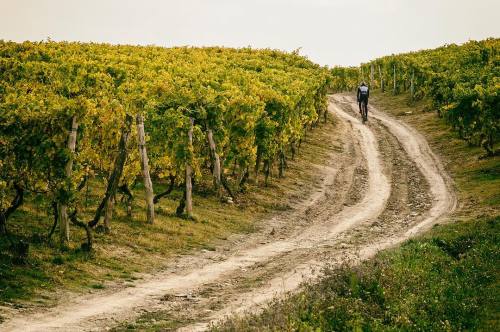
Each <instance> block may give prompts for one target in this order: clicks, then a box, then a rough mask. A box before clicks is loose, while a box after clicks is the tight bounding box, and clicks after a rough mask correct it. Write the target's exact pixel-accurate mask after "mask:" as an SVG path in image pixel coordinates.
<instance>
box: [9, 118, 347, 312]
mask: <svg viewBox="0 0 500 332" xmlns="http://www.w3.org/2000/svg"><path fill="white" fill-rule="evenodd" d="M334 135H335V124H334V121H333V119H329V121H328V123H326V124H322V125H321V126H320V127H319V128H315V129H314V130H313V131H312V132H311V133H310V134H308V136H307V140H306V141H305V142H304V143H303V144H302V147H301V148H300V151H299V154H298V156H297V158H296V160H295V161H292V160H289V162H288V169H287V171H286V177H285V178H277V176H278V174H277V172H276V171H274V172H273V173H274V174H273V175H274V177H273V178H272V179H271V180H270V185H269V186H268V187H265V186H264V183H263V182H264V181H263V180H262V181H260V184H259V185H258V186H256V185H254V184H252V183H249V184H248V186H247V188H246V191H245V193H241V194H239V195H238V197H237V200H236V202H235V203H234V204H227V203H221V202H220V201H219V200H217V199H216V198H215V196H214V195H213V192H212V190H211V180H210V177H209V175H208V174H207V175H206V176H205V177H204V178H203V179H199V180H198V181H197V185H196V186H195V197H194V212H195V216H196V220H195V221H192V220H186V219H183V218H178V217H176V215H175V208H176V206H177V204H178V202H179V199H180V197H181V195H182V192H181V191H180V190H174V192H173V193H172V194H171V195H169V196H168V197H167V198H164V199H162V200H161V202H160V203H159V204H158V206H157V208H156V214H157V218H156V222H155V224H154V225H147V224H146V223H145V221H146V220H145V212H144V211H145V207H144V206H143V198H142V197H143V195H144V194H143V191H142V189H141V188H137V189H136V190H135V192H134V194H135V197H136V199H135V201H134V206H133V214H132V217H131V218H130V217H127V214H126V210H125V207H124V206H123V205H122V204H121V203H117V204H116V208H115V215H114V219H113V221H112V225H111V227H112V231H111V234H103V233H95V251H94V252H93V253H92V254H91V255H89V254H88V253H86V252H84V251H82V250H81V249H80V244H81V243H82V242H84V240H85V235H84V233H83V232H82V231H80V230H78V229H75V228H73V229H72V238H73V239H75V240H74V241H73V242H72V245H71V247H70V248H69V249H68V250H65V251H61V250H60V249H59V248H58V247H57V246H56V245H52V244H51V242H47V239H46V234H47V233H48V230H49V229H50V226H51V224H52V221H53V219H52V215H51V210H50V206H46V205H45V204H44V203H43V202H42V201H41V200H40V199H39V197H35V196H30V197H27V198H26V203H25V204H24V205H23V206H22V207H21V208H20V209H19V210H18V211H17V212H16V213H15V215H13V216H12V219H11V220H9V222H8V226H9V231H10V233H11V236H10V241H9V240H8V239H7V238H1V241H0V305H2V306H3V309H4V310H6V311H8V310H9V308H11V307H22V306H32V305H43V306H47V305H52V304H54V303H55V302H57V300H58V298H60V297H61V296H63V295H64V296H67V292H68V291H72V292H76V293H87V292H95V291H99V290H100V289H103V288H111V287H126V286H127V284H130V282H133V281H134V280H136V279H137V278H140V277H141V273H151V272H154V271H155V270H158V269H159V268H161V267H162V266H164V265H165V264H168V262H169V259H171V258H172V257H174V256H178V255H183V254H188V253H193V252H195V251H196V250H200V249H206V250H213V249H214V248H215V246H216V245H217V244H218V243H220V242H221V241H222V240H225V239H227V237H228V236H230V235H231V234H235V233H239V234H245V233H248V232H252V231H255V230H256V228H258V227H259V220H262V219H263V218H267V217H268V216H269V215H271V214H273V213H276V212H277V211H282V210H285V209H289V208H290V206H291V205H292V204H293V202H294V201H296V200H297V199H300V197H303V196H305V195H308V193H309V192H310V191H311V190H313V189H314V185H315V182H316V181H318V179H316V178H315V175H316V173H315V172H316V169H317V168H316V167H315V165H317V164H321V163H323V162H325V161H326V160H327V159H328V156H329V153H330V152H331V151H332V149H333V148H334V145H337V146H339V144H340V143H339V142H335V140H332V137H334ZM325 142H328V143H329V144H325ZM162 189H164V188H161V187H160V188H158V187H157V188H155V190H156V191H157V192H159V191H160V190H162ZM103 190H104V188H103V184H100V183H92V184H91V186H90V188H89V197H88V208H87V209H86V210H85V211H82V212H81V213H82V215H84V216H86V218H87V217H88V218H90V216H91V213H92V211H94V209H95V206H96V205H98V202H99V199H100V197H102V193H103ZM119 199H120V197H119V196H118V197H117V201H119ZM40 234H41V235H40ZM56 237H57V234H55V235H54V239H56ZM11 241H12V242H13V243H19V241H24V242H25V243H30V247H29V254H28V257H27V259H26V260H25V261H24V262H19V261H18V260H17V259H16V257H15V255H13V254H12V248H11V243H10V242H11ZM54 242H56V241H54ZM0 310H1V308H0ZM0 317H1V314H0Z"/></svg>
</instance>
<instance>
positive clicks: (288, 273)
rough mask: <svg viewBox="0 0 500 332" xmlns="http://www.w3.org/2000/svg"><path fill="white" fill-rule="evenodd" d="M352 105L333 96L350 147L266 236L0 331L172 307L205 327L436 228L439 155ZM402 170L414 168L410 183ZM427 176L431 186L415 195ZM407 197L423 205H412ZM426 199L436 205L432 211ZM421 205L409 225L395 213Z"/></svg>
mask: <svg viewBox="0 0 500 332" xmlns="http://www.w3.org/2000/svg"><path fill="white" fill-rule="evenodd" d="M349 106H350V108H351V109H349ZM355 108H356V105H355V104H354V105H353V102H352V99H350V97H347V96H344V95H337V96H335V98H334V100H333V102H332V103H331V104H330V111H331V112H333V113H335V114H336V115H337V116H339V117H340V119H341V122H342V123H341V125H342V126H341V127H342V128H343V129H342V130H341V133H340V134H342V135H343V137H345V139H344V142H345V143H344V151H348V153H344V154H342V155H340V156H336V157H332V162H331V165H330V166H329V167H326V168H325V169H324V170H323V173H322V174H323V176H324V179H323V182H322V184H321V187H320V188H319V189H318V191H317V192H316V193H314V194H313V195H312V196H311V197H310V198H309V199H308V200H306V201H305V202H302V203H301V204H299V205H298V206H297V207H296V209H295V210H294V211H293V212H291V213H284V214H283V215H280V216H277V217H275V218H272V219H271V220H270V221H269V222H268V224H267V225H266V226H265V227H263V230H264V231H263V232H261V233H260V234H256V235H255V236H250V237H249V239H248V241H244V242H242V243H240V244H239V245H237V246H235V248H233V249H231V250H229V251H228V252H223V254H220V253H219V251H217V252H216V253H215V254H209V255H205V256H204V257H187V258H185V259H182V260H181V261H180V262H178V264H177V269H175V270H174V269H168V270H166V271H165V272H162V273H159V274H158V275H155V276H152V277H151V278H149V279H148V280H146V281H143V282H140V283H139V282H138V283H137V284H136V285H135V287H134V288H129V289H124V290H120V291H117V292H115V293H111V294H98V295H93V296H87V297H81V298H78V299H75V300H72V301H68V303H67V304H66V305H60V306H57V307H55V308H53V309H50V310H48V311H47V312H46V313H36V314H31V315H26V316H21V317H16V318H14V319H12V320H11V321H7V322H6V323H4V324H3V325H0V329H2V330H5V331H21V330H22V331H50V330H54V331H80V330H103V329H105V328H108V327H110V326H115V325H117V324H118V323H119V322H122V321H133V320H134V319H135V318H136V317H138V316H139V315H140V314H141V312H159V313H162V314H163V315H165V316H169V315H170V316H172V315H174V314H175V315H176V316H175V319H176V320H180V321H181V325H184V326H185V327H184V328H183V329H182V330H185V331H193V330H203V329H205V328H206V327H207V326H208V324H209V323H210V322H213V321H217V320H219V319H221V318H223V317H224V316H226V315H228V314H232V313H237V312H242V311H244V310H246V309H251V308H252V309H254V308H256V307H257V308H258V306H259V305H261V304H263V303H265V302H266V301H268V300H269V299H271V298H272V297H273V296H275V295H279V294H282V293H283V292H286V291H289V290H294V289H296V288H297V287H298V286H299V284H300V283H301V282H303V281H305V280H308V279H310V278H314V276H315V272H316V271H318V269H320V268H321V267H322V266H324V265H325V264H327V263H329V264H332V263H333V264H340V263H342V262H344V261H345V260H349V259H350V260H355V261H356V260H359V259H365V258H367V257H370V256H371V255H373V254H374V253H376V252H377V251H378V250H381V249H383V248H387V247H389V246H392V245H395V244H397V243H399V242H401V241H403V240H404V239H407V238H408V237H410V236H413V235H414V234H417V233H418V232H421V231H422V230H424V229H427V228H428V227H430V226H432V224H434V223H435V222H436V221H437V220H438V218H440V217H442V216H443V215H444V214H445V213H447V212H448V211H450V210H452V209H453V207H454V204H455V203H454V202H455V199H454V195H453V192H452V190H451V186H450V183H451V182H450V180H449V178H448V177H447V176H446V174H445V173H444V171H443V168H442V166H441V165H440V163H439V161H438V160H437V158H436V157H435V156H434V155H433V154H432V151H430V148H429V147H428V145H427V143H426V142H425V140H424V139H423V138H422V137H421V136H418V133H416V132H415V131H413V130H412V129H411V128H408V127H407V126H405V125H403V124H401V123H399V122H398V121H396V120H394V119H392V118H390V117H387V116H385V115H383V114H381V113H378V112H376V111H373V112H371V113H370V115H373V116H374V117H375V118H376V119H377V121H376V122H377V123H376V124H374V125H373V126H371V125H362V124H361V123H360V121H359V120H358V118H356V117H354V116H353V115H355V114H356V112H355V111H353V109H354V110H355ZM405 140H409V141H412V142H405ZM395 162H398V163H400V164H394V163H395ZM398 168H400V169H398ZM398 172H399V173H398ZM401 172H407V173H408V172H410V173H412V174H414V176H413V180H412V178H411V177H403V176H401V175H402V173H401ZM395 179H398V181H399V182H398V181H395ZM422 179H425V181H424V183H425V184H426V185H428V186H429V188H424V189H423V190H424V194H422V192H418V191H417V192H413V193H412V192H411V191H412V186H413V187H414V186H415V185H416V184H417V183H422V181H423V180H422ZM412 181H413V182H412ZM415 181H416V182H415ZM396 182H397V183H396ZM405 182H406V183H405ZM424 187H425V186H424ZM427 191H429V193H428V194H429V195H430V196H431V198H432V200H429V198H428V196H426V195H427ZM418 195H422V197H418ZM409 201H414V202H416V203H415V204H419V206H416V205H415V206H409V205H408V204H407V203H408V202H409ZM429 201H430V202H432V207H430V209H428V210H426V208H427V206H426V205H425V202H429ZM417 210H418V211H419V214H417V215H415V216H412V218H410V219H408V220H407V221H408V222H401V218H398V217H394V214H399V213H402V212H404V213H405V215H411V213H415V211H417ZM420 214H421V216H420ZM413 217H414V218H413ZM287 224H291V225H292V226H287ZM271 227H272V228H274V227H276V228H277V232H276V233H277V234H276V236H274V237H272V238H271V240H272V242H269V243H265V242H262V241H269V238H270V235H269V230H270V229H271ZM179 293H183V294H179ZM193 294H196V295H194V296H193ZM178 295H182V296H178ZM212 309H213V310H212ZM172 317H173V316H172ZM153 323H154V322H153ZM189 324H191V325H189Z"/></svg>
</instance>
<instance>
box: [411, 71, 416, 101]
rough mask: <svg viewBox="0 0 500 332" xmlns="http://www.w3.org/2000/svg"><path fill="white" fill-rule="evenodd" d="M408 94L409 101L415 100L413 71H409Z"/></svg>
mask: <svg viewBox="0 0 500 332" xmlns="http://www.w3.org/2000/svg"><path fill="white" fill-rule="evenodd" d="M410 94H411V100H414V99H415V69H412V70H411V80H410Z"/></svg>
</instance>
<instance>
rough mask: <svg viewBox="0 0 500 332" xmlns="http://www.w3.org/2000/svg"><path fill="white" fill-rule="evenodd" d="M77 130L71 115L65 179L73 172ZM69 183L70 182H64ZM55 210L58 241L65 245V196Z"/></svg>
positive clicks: (66, 210)
mask: <svg viewBox="0 0 500 332" xmlns="http://www.w3.org/2000/svg"><path fill="white" fill-rule="evenodd" d="M77 132H78V120H77V118H76V115H73V118H72V119H71V127H70V131H69V135H68V150H69V151H70V156H69V158H68V161H67V162H66V166H65V174H64V175H65V177H66V180H67V181H70V179H71V173H72V172H73V158H74V154H75V148H76V135H77ZM66 185H70V184H65V186H66ZM69 190H70V188H68V187H65V189H64V191H65V195H68V194H69ZM57 205H58V206H57V212H58V219H59V241H60V244H61V245H67V244H68V242H69V217H68V202H67V197H64V198H63V199H62V201H59V202H58V203H57Z"/></svg>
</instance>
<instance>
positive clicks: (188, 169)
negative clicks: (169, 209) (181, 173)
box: [186, 118, 220, 218]
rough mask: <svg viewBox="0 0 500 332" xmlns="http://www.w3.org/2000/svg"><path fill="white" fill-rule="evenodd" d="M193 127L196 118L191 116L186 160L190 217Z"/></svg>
mask: <svg viewBox="0 0 500 332" xmlns="http://www.w3.org/2000/svg"><path fill="white" fill-rule="evenodd" d="M193 127H194V119H193V118H189V130H188V150H189V156H190V157H189V158H188V160H186V214H187V216H188V217H189V218H192V217H193V183H192V179H191V178H192V173H193V168H192V166H191V162H192V160H191V158H192V156H191V154H192V151H193ZM219 174H220V173H219Z"/></svg>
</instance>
